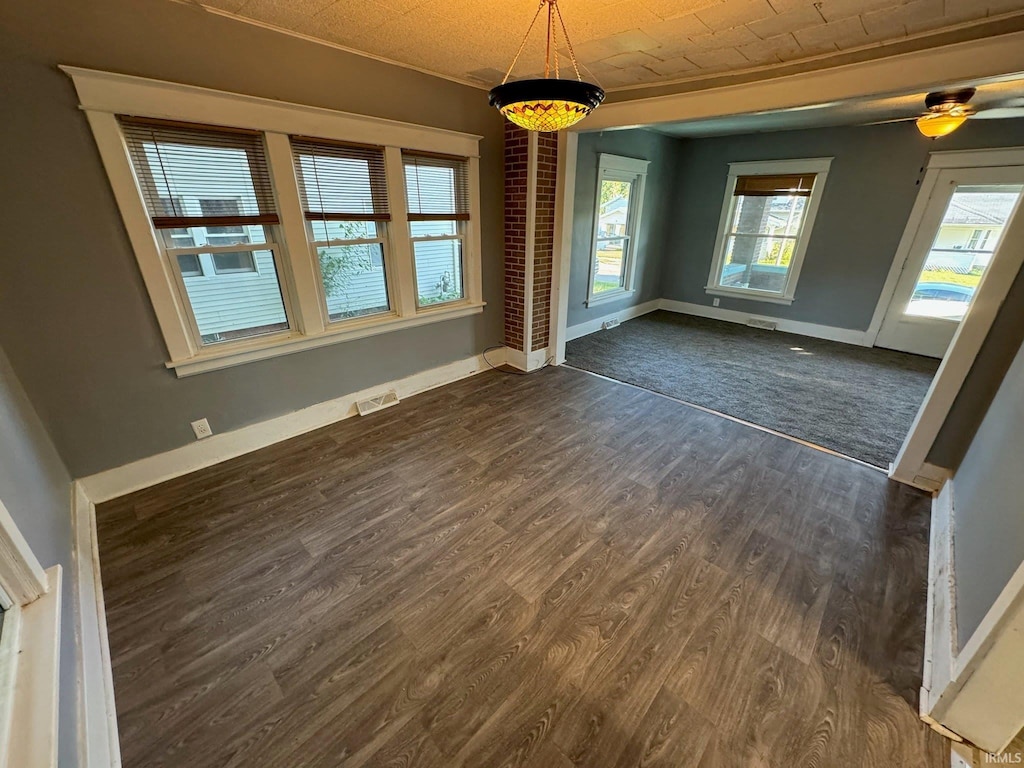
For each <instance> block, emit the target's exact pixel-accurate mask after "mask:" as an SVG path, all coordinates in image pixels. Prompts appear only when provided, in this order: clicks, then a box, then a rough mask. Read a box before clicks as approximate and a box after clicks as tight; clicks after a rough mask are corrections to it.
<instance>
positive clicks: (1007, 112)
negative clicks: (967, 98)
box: [971, 107, 1024, 120]
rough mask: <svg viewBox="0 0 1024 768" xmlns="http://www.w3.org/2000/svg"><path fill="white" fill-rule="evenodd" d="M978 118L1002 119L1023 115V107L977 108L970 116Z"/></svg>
mask: <svg viewBox="0 0 1024 768" xmlns="http://www.w3.org/2000/svg"><path fill="white" fill-rule="evenodd" d="M971 117H972V119H973V118H978V119H980V120H1002V119H1005V118H1011V117H1024V107H993V108H992V109H979V110H978V111H977V112H975V113H974V114H973V115H972V116H971Z"/></svg>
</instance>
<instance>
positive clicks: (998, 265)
mask: <svg viewBox="0 0 1024 768" xmlns="http://www.w3.org/2000/svg"><path fill="white" fill-rule="evenodd" d="M1013 165H1024V147H1007V148H1003V149H980V150H965V151H951V152H932V153H931V155H930V156H929V158H928V165H927V166H926V171H925V175H924V179H923V180H922V182H921V190H920V191H919V192H918V195H917V200H916V201H915V202H914V207H913V209H912V210H911V213H910V219H909V221H908V222H907V228H906V229H905V230H904V232H903V238H902V239H901V240H900V244H899V247H898V248H897V249H896V255H895V257H894V258H893V263H892V266H891V267H890V269H889V276H888V278H887V279H886V281H885V287H884V288H883V289H882V294H881V296H880V297H879V299H878V304H877V306H876V307H875V313H874V316H873V317H872V319H871V325H870V326H869V327H868V330H867V333H866V334H865V335H866V342H867V343H868V344H870V345H871V346H874V343H875V339H876V338H877V337H878V332H879V330H880V329H881V327H882V321H883V319H884V318H885V314H886V312H887V311H888V309H889V304H890V303H891V302H892V300H893V296H894V294H895V292H896V285H897V283H898V282H899V278H900V274H901V273H902V272H903V268H904V266H905V264H906V262H907V259H908V258H909V256H910V251H911V246H912V245H913V242H914V240H915V238H916V237H917V235H918V230H919V229H920V228H921V223H922V220H923V218H924V214H925V210H926V209H927V207H928V203H929V201H930V200H931V198H932V195H933V193H934V192H935V187H936V184H937V182H938V177H939V172H940V171H943V170H947V169H950V168H991V167H1000V166H1013ZM1004 237H1005V238H1006V240H1005V241H1004V242H1003V243H1001V246H1000V253H1001V254H1002V255H1003V258H1001V259H993V261H992V264H991V265H990V266H989V269H988V270H987V271H986V273H985V276H984V278H982V281H981V284H980V285H979V286H978V290H977V292H976V293H975V296H974V301H973V302H972V304H971V309H970V311H969V312H968V313H967V316H966V317H964V319H963V321H961V323H960V325H959V326H958V327H957V330H956V333H955V334H954V335H953V340H952V341H951V342H950V345H949V349H947V350H946V355H945V357H943V358H942V363H940V365H939V369H938V371H937V372H936V374H935V378H934V379H933V380H932V383H931V386H930V387H929V388H928V393H927V394H926V395H925V398H924V402H922V403H921V407H920V409H918V412H917V416H916V417H915V418H914V422H913V424H912V425H911V427H910V431H909V432H908V433H907V436H906V438H905V439H904V441H903V445H902V447H901V448H900V451H899V454H897V456H896V459H895V461H893V463H892V464H891V465H890V467H889V477H891V478H893V479H894V480H899V481H901V482H904V483H909V484H910V485H915V486H918V487H920V488H926V489H928V490H938V488H939V487H940V486H941V485H942V483H943V481H944V480H945V479H946V474H947V473H946V472H945V471H944V470H942V469H939V468H937V467H933V466H931V465H930V464H928V463H927V459H928V453H929V452H930V451H931V449H932V446H933V445H934V444H935V438H936V437H937V436H938V434H939V430H940V429H941V428H942V425H943V424H944V423H945V421H946V418H947V416H948V415H949V412H950V410H951V409H952V407H953V401H954V400H955V399H956V396H957V395H958V394H959V393H960V389H961V388H962V387H963V383H964V380H965V379H966V378H967V374H968V372H969V371H970V370H971V366H973V365H974V360H975V358H977V356H978V352H979V351H980V350H981V345H982V343H983V342H984V341H985V338H986V337H987V336H988V333H989V330H990V329H991V327H992V323H993V321H994V320H995V317H996V313H997V312H998V311H999V308H1000V307H1001V306H1002V304H1003V301H1004V300H1005V299H1006V294H1007V292H1008V291H1009V289H1010V283H1012V282H1013V280H1014V278H1015V277H1016V276H1017V273H1018V272H1020V269H1021V266H1022V264H1024V225H1022V223H1021V222H1018V226H1016V227H1010V228H1007V230H1006V233H1005V235H1004Z"/></svg>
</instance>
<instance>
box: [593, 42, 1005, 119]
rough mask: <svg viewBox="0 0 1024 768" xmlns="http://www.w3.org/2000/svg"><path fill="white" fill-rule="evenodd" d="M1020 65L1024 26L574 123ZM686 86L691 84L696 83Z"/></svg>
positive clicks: (772, 105) (778, 102) (883, 90)
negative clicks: (991, 35)
mask: <svg viewBox="0 0 1024 768" xmlns="http://www.w3.org/2000/svg"><path fill="white" fill-rule="evenodd" d="M1022 73H1024V31H1021V32H1011V33H1008V34H1005V35H999V36H996V37H988V38H982V39H978V40H970V41H966V42H961V43H954V44H951V45H945V46H941V47H938V48H931V49H928V50H924V51H914V52H911V53H903V54H899V55H896V56H890V57H887V58H882V59H874V60H871V61H862V62H858V63H855V64H845V65H842V66H838V67H832V68H830V69H822V70H817V71H814V72H802V73H800V74H795V75H786V76H783V77H777V78H771V79H766V80H759V81H756V82H750V83H742V84H737V85H728V86H722V87H718V88H708V89H705V90H697V91H695V90H688V91H686V92H684V93H674V94H669V95H664V96H656V97H651V98H639V99H632V100H628V101H616V102H613V103H611V104H605V105H603V106H602V107H600V108H599V109H597V110H595V111H594V113H593V114H591V115H590V117H588V118H587V119H586V120H584V121H583V122H582V123H580V124H579V125H578V127H576V128H574V129H573V130H576V131H580V132H584V131H595V130H604V129H612V128H638V127H643V126H650V125H656V124H658V123H678V122H683V121H688V120H701V119H706V118H714V117H727V116H730V115H742V114H750V113H756V112H769V111H777V110H786V109H799V108H801V107H809V106H815V105H822V104H829V103H835V102H843V101H847V100H850V99H860V98H864V97H870V96H888V95H894V94H906V93H924V92H927V91H930V90H934V89H938V88H945V87H952V86H958V85H980V84H983V83H985V82H995V81H998V80H1006V79H1015V78H1017V77H1020V76H1021V75H1022ZM680 87H684V86H682V85H681V86H680ZM685 87H688V88H691V89H692V87H693V84H692V83H690V84H687V85H686V86H685Z"/></svg>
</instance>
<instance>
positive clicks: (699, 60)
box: [686, 48, 750, 70]
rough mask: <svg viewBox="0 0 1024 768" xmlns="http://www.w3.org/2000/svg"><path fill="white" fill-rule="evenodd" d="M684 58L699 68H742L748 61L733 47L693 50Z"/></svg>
mask: <svg viewBox="0 0 1024 768" xmlns="http://www.w3.org/2000/svg"><path fill="white" fill-rule="evenodd" d="M686 58H688V59H689V60H690V61H692V62H693V63H694V64H696V65H697V66H698V67H700V68H701V69H715V70H721V69H743V68H744V67H749V66H750V62H749V61H748V60H747V58H746V57H745V56H744V55H743V54H742V53H740V52H739V51H737V50H736V49H735V48H724V49H722V50H720V51H695V52H694V53H691V54H689V55H688V56H687V57H686Z"/></svg>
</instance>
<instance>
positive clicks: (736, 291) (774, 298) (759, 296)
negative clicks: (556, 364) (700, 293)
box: [704, 285, 793, 305]
mask: <svg viewBox="0 0 1024 768" xmlns="http://www.w3.org/2000/svg"><path fill="white" fill-rule="evenodd" d="M704 292H705V293H708V294H711V295H712V296H728V297H730V298H733V299H747V300H748V301H766V302H768V303H770V304H787V305H788V304H792V303H793V297H792V296H780V295H779V294H777V293H766V292H764V291H755V290H746V289H741V288H718V287H715V286H710V285H709V286H706V287H705V288H704Z"/></svg>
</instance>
